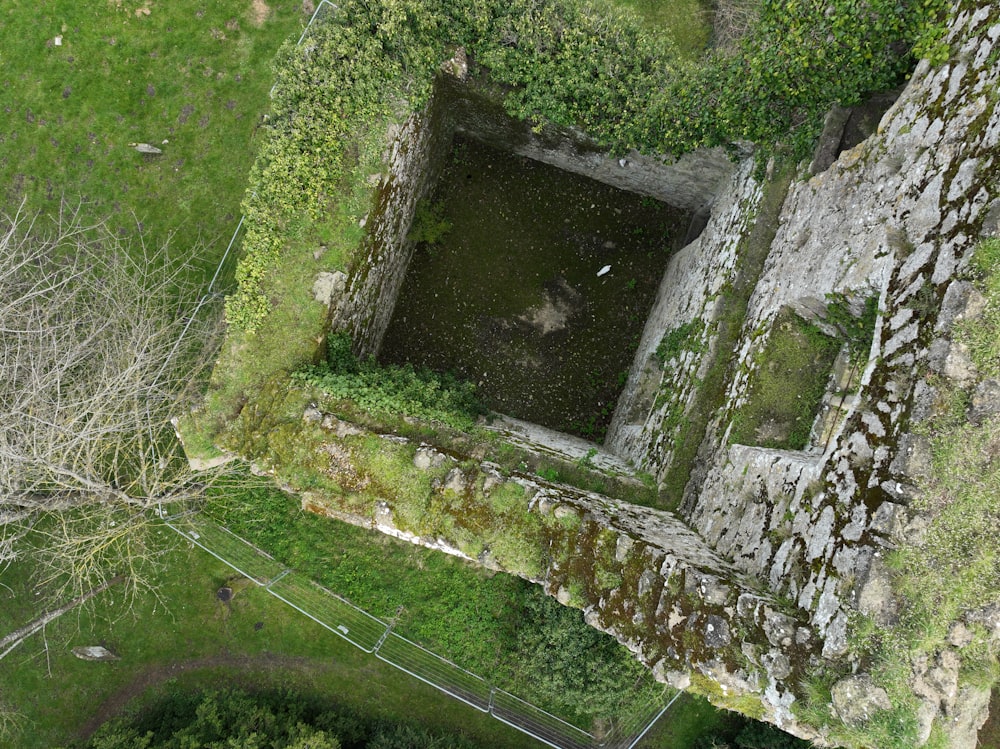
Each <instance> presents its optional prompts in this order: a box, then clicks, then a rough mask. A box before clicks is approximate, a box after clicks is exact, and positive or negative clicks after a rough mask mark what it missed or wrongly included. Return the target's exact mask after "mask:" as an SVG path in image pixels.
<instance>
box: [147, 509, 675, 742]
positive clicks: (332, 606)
mask: <svg viewBox="0 0 1000 749" xmlns="http://www.w3.org/2000/svg"><path fill="white" fill-rule="evenodd" d="M165 523H166V525H167V526H168V527H169V528H171V529H172V530H174V531H176V532H177V533H178V534H180V535H181V536H182V537H183V538H185V539H186V540H188V541H190V542H192V543H193V544H195V545H197V546H199V547H200V548H202V549H204V550H205V551H207V552H208V553H209V554H211V555H212V556H213V557H215V558H216V559H218V560H220V561H221V562H223V563H225V564H226V565H228V566H229V567H232V568H233V569H234V570H235V571H236V572H238V573H240V574H241V575H243V576H244V577H246V578H247V579H249V580H253V581H254V582H255V583H256V584H257V585H258V586H260V587H262V588H264V589H265V590H266V591H267V592H268V593H270V594H271V595H273V596H274V597H275V598H277V599H279V600H281V601H283V602H284V603H286V604H288V605H289V606H291V607H292V608H294V609H296V610H297V611H299V612H300V613H302V614H303V615H304V616H307V617H309V618H310V619H312V620H313V621H314V622H316V623H317V624H319V625H320V626H322V627H324V628H325V629H327V630H329V631H330V632H332V633H333V634H335V635H337V636H338V637H341V638H343V639H344V640H347V641H348V642H350V643H351V644H352V645H354V646H355V647H357V648H359V649H361V650H363V651H364V652H366V653H371V654H373V655H374V656H375V657H376V658H378V659H379V660H382V661H384V662H385V663H388V664H389V665H391V666H394V667H395V668H398V669H399V670H400V671H403V672H404V673H407V674H409V675H410V676H412V677H414V678H416V679H419V680H420V681H422V682H424V683H425V684H429V685H431V686H432V687H434V688H436V689H439V690H440V691H442V692H444V693H445V694H447V695H449V696H451V697H453V698H455V699H457V700H460V701H462V702H464V703H465V704H467V705H469V706H470V707H473V708H475V709H476V710H479V711H480V712H484V713H488V714H490V715H492V716H493V717H494V718H496V719H497V720H499V721H501V722H503V723H506V724H507V725H509V726H512V727H513V728H516V729H517V730H519V731H522V732H523V733H526V734H528V735H529V736H532V737H534V738H535V739H537V740H538V741H541V742H542V743H543V744H546V745H548V746H551V747H555V749H595V748H596V747H604V748H606V749H634V747H635V746H636V745H637V744H638V743H639V741H640V740H641V739H642V738H643V736H645V734H646V732H647V731H648V730H649V728H650V727H651V726H652V725H653V723H655V722H656V721H657V720H658V719H659V718H660V716H662V715H663V713H665V712H666V710H667V708H668V707H669V706H670V705H671V704H673V699H672V700H671V701H670V702H669V703H667V704H666V705H663V702H662V701H660V702H658V703H656V704H653V705H649V706H648V709H647V710H642V711H639V712H638V714H636V715H633V716H632V719H631V720H626V721H623V722H621V724H620V725H618V726H616V727H615V729H614V730H613V731H612V732H611V733H610V734H608V735H604V736H597V735H595V734H593V733H590V732H588V731H586V730H584V729H582V728H580V727H578V726H574V725H573V724H571V723H569V722H567V721H565V720H563V719H561V718H559V717H557V716H555V715H552V714H551V713H548V712H546V711H545V710H542V709H541V708H539V707H536V706H535V705H532V704H531V703H529V702H525V701H524V700H522V699H519V698H518V697H515V696H514V695H512V694H510V693H509V692H506V691H504V690H503V689H500V688H498V687H496V686H495V685H493V684H491V683H490V682H489V681H487V680H486V679H484V678H483V677H481V676H478V675H476V674H473V673H471V672H469V671H467V670H465V669H464V668H461V667H460V666H458V665H456V664H455V663H452V662H451V661H449V660H448V659H446V658H442V657H441V656H439V655H437V654H436V653H433V652H431V651H430V650H427V649H426V648H424V647H422V646H420V645H418V644H417V643H415V642H412V641H410V640H408V639H406V638H405V637H402V636H400V635H399V634H397V633H395V632H393V631H392V630H393V623H392V622H385V621H382V620H381V619H379V618H377V617H374V616H372V615H371V614H369V613H368V612H367V611H364V610H363V609H360V608H358V607H357V606H355V605H353V604H352V603H350V602H349V601H347V600H346V599H344V598H342V597H341V596H339V595H337V594H336V593H334V592H332V591H330V590H327V589H326V588H324V587H322V586H321V585H318V584H317V583H315V582H313V581H312V580H310V579H308V578H307V577H306V576H304V575H302V574H300V573H298V572H295V571H294V570H291V569H289V568H287V567H285V566H284V565H283V564H281V563H280V562H278V561H277V560H276V559H274V558H273V557H271V556H270V555H268V554H267V553H266V552H264V551H262V550H260V549H258V548H257V547H256V546H254V545H253V544H251V543H250V542H248V541H246V540H245V539H243V538H241V537H239V536H237V535H236V534H234V533H232V532H231V531H230V530H228V529H227V528H225V527H223V526H221V525H219V524H218V523H216V522H215V521H213V520H212V519H211V518H208V517H206V516H205V515H203V514H201V513H199V512H187V513H184V514H181V515H177V516H174V517H170V518H167V519H166V520H165ZM678 694H679V693H678ZM674 699H676V695H675V696H674Z"/></svg>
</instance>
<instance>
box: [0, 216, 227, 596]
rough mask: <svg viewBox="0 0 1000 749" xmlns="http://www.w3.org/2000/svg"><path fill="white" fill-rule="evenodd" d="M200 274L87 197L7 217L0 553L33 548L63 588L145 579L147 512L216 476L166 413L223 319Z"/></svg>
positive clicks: (1, 244) (183, 394)
mask: <svg viewBox="0 0 1000 749" xmlns="http://www.w3.org/2000/svg"><path fill="white" fill-rule="evenodd" d="M43 223H44V224H45V228H43V227H42V224H43ZM192 278H193V273H192V272H191V269H190V267H189V266H188V265H187V264H185V263H184V262H181V261H179V260H177V259H175V258H172V257H171V256H170V253H169V252H168V251H167V249H166V248H155V249H153V248H149V247H146V246H144V245H143V243H142V242H141V241H139V242H136V243H134V244H131V245H130V246H126V245H125V244H124V243H123V241H122V240H120V238H119V237H118V236H117V235H116V234H114V233H112V232H111V231H110V230H109V229H108V228H107V227H106V226H105V225H101V224H99V225H96V226H95V225H85V224H84V223H83V222H82V221H81V219H80V215H79V212H78V211H72V210H65V209H64V210H63V212H62V213H61V214H60V215H59V216H57V217H55V220H54V221H49V220H48V219H45V221H44V222H43V221H42V220H40V219H37V218H35V217H31V216H28V215H26V214H25V213H24V211H23V206H22V210H19V211H18V212H17V213H15V214H14V215H13V216H4V217H3V218H2V219H0V562H2V561H3V560H10V559H12V558H15V557H17V556H18V555H20V554H26V553H30V554H31V555H32V557H33V561H34V562H35V563H36V565H37V568H38V569H40V570H41V571H42V578H43V579H42V582H45V583H48V584H49V586H50V588H51V589H52V590H53V593H54V595H57V596H59V597H67V596H69V595H73V596H79V595H83V594H85V593H86V592H87V591H88V590H91V589H93V588H95V587H97V586H99V585H101V584H103V583H105V582H107V581H108V580H109V579H110V578H111V577H112V576H114V575H124V576H125V577H126V578H127V579H128V580H129V581H130V584H131V585H132V586H141V585H142V584H143V580H144V577H143V574H142V571H141V570H140V567H141V566H142V564H143V562H145V561H148V559H149V555H150V547H149V546H148V544H147V541H148V539H147V537H146V535H147V534H146V533H145V532H144V531H145V530H146V529H147V527H148V525H149V523H150V520H151V519H152V518H153V516H154V512H155V511H158V509H159V508H160V507H161V506H169V505H176V504H177V503H182V502H185V501H189V500H192V499H194V498H196V497H197V496H199V494H200V493H201V492H202V491H203V489H204V487H205V484H206V482H207V481H210V480H212V476H210V475H207V474H202V473H195V472H193V471H191V470H190V468H189V466H188V463H187V461H186V460H185V458H184V455H183V450H182V448H181V446H180V444H179V442H178V440H177V439H176V436H175V435H174V433H173V429H172V427H171V424H170V418H171V417H172V416H176V415H178V414H179V413H181V412H182V411H183V410H184V409H186V408H188V407H189V406H190V405H191V404H192V403H193V401H194V399H195V398H196V397H197V385H198V382H199V378H200V376H201V375H202V374H203V373H204V372H205V367H206V365H207V363H208V356H210V354H211V352H212V350H213V346H212V341H213V340H214V332H215V331H216V330H217V329H218V322H217V318H218V316H217V315H215V314H211V313H210V312H209V310H208V305H202V304H201V303H200V302H199V301H198V296H199V295H198V293H197V290H196V288H195V286H194V284H193V283H192ZM133 589H134V588H133Z"/></svg>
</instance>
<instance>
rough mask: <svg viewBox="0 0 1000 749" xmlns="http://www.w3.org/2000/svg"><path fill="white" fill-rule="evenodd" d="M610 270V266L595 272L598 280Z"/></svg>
mask: <svg viewBox="0 0 1000 749" xmlns="http://www.w3.org/2000/svg"><path fill="white" fill-rule="evenodd" d="M610 270H611V266H610V265H605V266H604V267H603V268H601V269H600V270H599V271H597V276H598V278H600V277H601V276H603V275H604V274H605V273H607V272H608V271H610Z"/></svg>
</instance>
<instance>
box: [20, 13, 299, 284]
mask: <svg viewBox="0 0 1000 749" xmlns="http://www.w3.org/2000/svg"><path fill="white" fill-rule="evenodd" d="M3 5H4V7H3V9H0V40H2V45H0V184H2V185H3V191H4V193H3V195H2V201H0V206H3V207H5V208H7V209H8V210H10V207H11V206H14V207H16V205H17V204H18V203H19V202H20V200H21V199H22V197H23V198H26V199H27V201H28V208H29V210H32V211H43V212H45V213H48V214H54V213H55V212H56V211H58V209H59V204H60V201H61V200H65V201H67V202H68V203H69V204H70V205H76V204H77V203H78V202H81V201H82V202H83V203H84V212H85V215H86V216H87V217H88V218H90V219H91V220H103V219H107V220H109V221H110V222H111V224H112V226H113V227H114V228H115V230H116V231H118V230H120V231H122V232H124V233H125V234H127V235H129V236H132V237H136V236H137V235H139V234H141V235H142V238H143V240H144V241H146V242H149V243H152V244H154V245H155V244H160V243H163V242H166V241H167V240H168V239H170V241H171V245H172V246H173V247H174V248H175V251H176V252H177V253H181V254H183V255H187V254H188V253H190V252H191V250H192V248H194V247H197V246H202V245H203V246H204V251H203V258H202V261H203V262H202V265H203V267H204V268H205V269H209V268H211V269H214V265H215V264H216V263H217V262H218V259H219V257H220V256H221V254H222V252H223V251H224V249H225V247H226V244H227V243H228V240H229V237H230V236H231V234H232V232H233V229H234V228H235V226H236V223H237V221H238V220H239V216H240V208H239V203H240V200H241V198H242V196H243V191H244V189H245V187H246V178H247V173H248V171H249V169H250V165H251V164H252V162H253V159H254V150H255V142H254V133H255V129H256V127H257V125H258V123H259V121H260V117H261V115H262V114H263V113H264V112H265V111H266V109H267V106H268V91H269V89H270V87H271V85H272V74H271V60H272V58H273V57H274V54H275V52H276V50H277V49H278V46H279V45H280V44H281V43H282V42H283V41H285V40H286V39H288V38H289V37H297V36H298V33H299V30H300V28H301V27H302V26H303V24H304V23H305V22H306V21H307V20H308V17H306V16H303V14H302V11H301V3H299V2H276V1H275V0H271V2H270V3H267V4H266V3H264V2H257V3H252V2H250V1H249V0H213V1H212V2H208V3H197V2H170V3H151V2H145V3H140V2H138V1H137V0H111V1H104V0H102V1H101V2H86V3H80V2H67V1H66V0H50V1H49V2H42V3H39V2H37V1H36V0H30V1H29V0H8V2H5V3H4V4H3ZM268 5H269V6H270V7H268ZM257 8H259V9H261V10H260V11H259V12H255V9H257ZM264 8H267V11H266V12H265V11H264V10H263V9H264ZM57 40H58V41H59V42H60V43H58V44H57ZM165 141H166V142H165ZM140 142H145V143H149V144H152V145H155V146H156V147H158V148H160V149H162V151H163V153H162V155H144V154H141V153H139V152H137V151H136V150H135V149H134V147H132V146H130V145H129V144H131V143H140Z"/></svg>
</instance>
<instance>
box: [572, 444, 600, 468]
mask: <svg viewBox="0 0 1000 749" xmlns="http://www.w3.org/2000/svg"><path fill="white" fill-rule="evenodd" d="M596 455H597V448H596V447H592V448H590V449H589V450H587V453H586V455H583V456H582V457H581V458H580V459H579V460H577V461H576V464H577V465H578V466H579V467H580V468H593V467H594V457H595V456H596Z"/></svg>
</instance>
